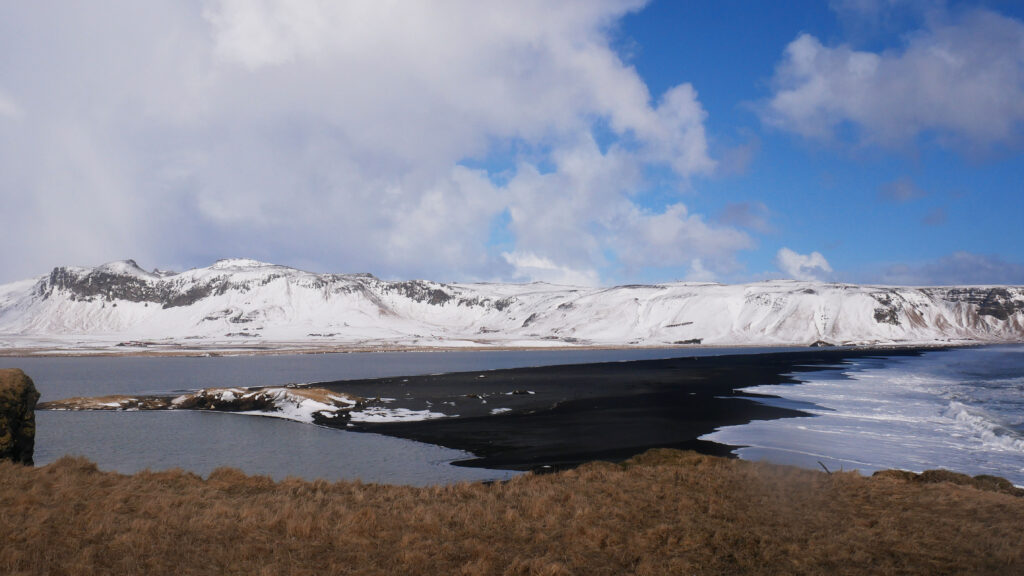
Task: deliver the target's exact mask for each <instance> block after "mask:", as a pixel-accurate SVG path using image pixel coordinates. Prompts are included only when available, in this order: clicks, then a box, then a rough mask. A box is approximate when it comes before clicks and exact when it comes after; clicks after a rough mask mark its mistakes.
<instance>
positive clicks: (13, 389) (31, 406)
mask: <svg viewBox="0 0 1024 576" xmlns="http://www.w3.org/2000/svg"><path fill="white" fill-rule="evenodd" d="M38 400H39V392H38V391H36V386H35V384H33V383H32V379H31V378H29V377H28V376H26V375H25V373H24V372H22V371H21V370H18V369H16V368H15V369H10V370H0V459H5V460H6V459H9V460H14V461H15V462H20V463H22V464H28V465H30V466H31V465H32V453H33V451H34V450H35V444H36V414H35V409H36V402H37V401H38Z"/></svg>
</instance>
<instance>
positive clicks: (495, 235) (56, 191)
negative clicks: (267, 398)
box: [0, 0, 1024, 285]
mask: <svg viewBox="0 0 1024 576" xmlns="http://www.w3.org/2000/svg"><path fill="white" fill-rule="evenodd" d="M1022 221H1024V3H1020V2H1016V1H1011V0H1006V1H997V0H992V1H988V2H984V1H982V2H954V1H948V2H947V1H942V0H934V1H930V0H832V1H828V0H817V1H809V0H808V1H799V0H794V1H789V2H774V1H769V0H765V1H757V0H716V1H714V2H711V1H708V2H696V1H695V2H675V1H671V0H653V1H651V2H644V1H642V0H565V1H559V2H554V1H549V0H536V1H533V0H521V1H516V2H505V1H493V2H490V1H479V0H466V1H461V0H437V1H433V2H419V1H413V0H408V1H398V0H367V1H360V0H352V1H349V2H335V1H331V0H252V1H244V0H151V1H148V2H135V1H129V0H108V1H104V2H79V1H59V2H56V1H50V0H36V1H34V2H17V1H15V0H0V230H2V232H3V238H4V239H5V241H4V242H3V243H2V244H0V282H10V281H15V280H20V279H24V278H29V277H33V276H36V275H40V274H45V273H47V272H48V271H49V270H51V269H52V268H53V267H55V266H65V265H74V266H95V265H99V264H102V263H105V262H109V261H114V260H122V259H127V258H132V259H134V260H136V261H137V262H138V263H139V264H140V265H141V266H143V267H145V268H147V269H153V268H160V269H164V270H183V269H188V268H194V267H202V266H208V265H210V264H212V263H213V262H214V261H216V260H218V259H220V258H229V257H244V258H254V259H258V260H262V261H266V262H272V263H275V264H283V265H288V266H294V267H297V268H301V269H305V270H310V271H315V272H335V273H349V272H369V273H373V274H375V275H377V276H379V277H382V278H389V279H409V278H426V279H432V280H438V281H465V282H469V281H510V282H528V281H544V282H551V283H562V284H580V285H614V284H626V283H655V282H669V281H717V282H723V283H741V282H754V281H760V280H769V279H777V278H794V279H803V280H821V281H838V282H852V283H873V284H903V285H946V284H1024V226H1022Z"/></svg>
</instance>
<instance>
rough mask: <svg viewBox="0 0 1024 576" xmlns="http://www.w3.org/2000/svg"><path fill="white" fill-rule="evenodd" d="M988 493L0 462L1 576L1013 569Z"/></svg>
mask: <svg viewBox="0 0 1024 576" xmlns="http://www.w3.org/2000/svg"><path fill="white" fill-rule="evenodd" d="M968 480H969V481H968ZM1005 488H1006V486H1005V485H1004V484H1003V482H1000V481H999V479H994V478H991V477H978V478H970V477H966V476H963V475H956V474H953V473H948V472H941V473H939V472H936V473H925V474H921V475H916V474H911V473H903V472H892V471H888V472H884V473H879V474H877V475H876V476H875V477H872V478H865V477H862V476H860V475H858V474H856V473H852V472H833V473H832V474H831V475H829V474H826V473H824V472H821V471H813V470H802V469H796V468H791V467H786V466H777V465H771V464H764V463H753V462H745V461H738V460H728V459H722V458H715V457H711V456H703V455H699V454H696V453H692V452H677V451H673V450H652V451H650V452H647V453H645V454H642V455H640V456H637V457H636V458H633V459H632V460H629V461H627V462H624V463H622V464H609V463H602V462H595V463H591V464H587V465H584V466H581V467H579V468H576V469H573V470H567V471H564V472H559V473H555V474H546V475H537V476H533V475H526V476H521V477H517V478H515V479H513V480H511V481H509V482H505V483H495V484H458V485H453V486H434V487H428V488H412V487H404V486H380V485H374V484H363V483H359V482H338V483H329V482H324V481H316V482H305V481H302V480H298V479H294V478H290V479H287V480H284V481H281V482H275V481H273V480H271V479H270V478H267V477H262V476H248V475H246V474H244V473H242V472H240V471H238V470H235V469H231V468H220V469H218V470H216V471H214V472H213V473H212V474H210V476H209V478H207V479H203V478H201V477H199V476H197V475H195V474H192V473H189V472H184V471H181V470H172V471H166V472H142V473H139V474H135V475H132V476H126V475H121V474H114V473H108V472H101V471H99V470H97V469H96V466H95V465H94V464H92V463H91V462H89V461H87V460H84V459H82V458H62V459H60V460H58V461H57V462H54V463H53V464H50V465H49V466H45V467H41V468H35V469H33V468H30V467H25V466H19V465H14V464H9V463H2V464H0V573H3V574H12V575H30V574H60V575H68V576H75V575H84V574H105V573H119V574H157V575H159V574H183V575H193V574H195V575H198V574H295V575H302V574H311V575H312V574H367V575H369V574H411V575H417V574H422V575H426V574H463V575H483V574H510V575H513V574H514V575H551V576H555V575H558V576H560V575H565V574H592V575H597V576H600V575H612V574H616V575H617V574H638V575H639V574H825V573H828V574H865V573H877V574H948V573H963V574H1012V573H1024V498H1020V497H1016V496H1015V495H1013V494H1011V493H1007V492H1006V491H1005ZM1011 488H1012V487H1011Z"/></svg>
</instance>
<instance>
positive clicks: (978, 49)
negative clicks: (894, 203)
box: [762, 2, 1024, 148]
mask: <svg viewBox="0 0 1024 576" xmlns="http://www.w3.org/2000/svg"><path fill="white" fill-rule="evenodd" d="M847 4H865V5H868V6H869V7H870V6H874V5H875V4H876V3H870V2H869V3H847ZM906 38H907V40H906V43H905V45H904V46H902V48H901V49H899V50H891V51H885V52H880V53H876V52H867V51H859V50H855V49H853V48H851V47H849V46H844V45H840V46H826V45H824V44H822V42H821V41H820V40H818V39H817V38H815V37H814V36H811V35H810V34H801V35H800V36H799V37H797V38H796V40H794V41H793V42H791V43H790V44H789V46H787V48H786V51H785V55H784V57H783V59H782V62H781V63H780V64H779V65H778V68H777V70H776V73H775V78H774V84H775V90H774V94H773V96H772V97H771V99H770V100H769V101H768V102H767V103H766V105H765V107H764V108H763V110H762V118H763V120H764V121H765V122H766V123H767V124H770V125H773V126H776V127H778V128H781V129H784V130H789V131H792V132H795V133H797V134H800V135H802V136H806V137H809V138H815V139H833V138H836V135H837V133H838V132H839V131H840V129H843V128H844V127H846V126H853V127H854V128H855V132H856V134H857V136H856V138H857V140H858V141H859V142H860V143H863V144H880V145H883V146H905V145H907V144H908V143H912V142H913V141H914V140H915V139H916V138H918V137H919V136H921V135H922V134H924V135H929V136H932V135H934V136H935V137H936V138H937V139H938V141H940V142H942V143H946V144H952V145H955V146H958V147H968V148H989V147H992V146H998V145H1007V144H1014V143H1016V142H1018V141H1019V137H1020V135H1021V125H1022V122H1024V51H1022V50H1021V48H1020V47H1021V45H1022V43H1024V23H1021V22H1020V21H1019V20H1016V19H1013V18H1009V17H1005V16H1002V15H1000V14H997V13H994V12H990V11H986V10H974V11H968V12H963V13H962V14H959V15H956V16H949V15H946V14H945V13H942V12H937V13H935V14H933V15H932V17H930V18H928V19H927V24H926V25H925V27H924V28H923V29H921V30H918V31H917V32H915V33H913V34H909V35H907V37H906Z"/></svg>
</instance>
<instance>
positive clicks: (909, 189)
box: [878, 176, 928, 203]
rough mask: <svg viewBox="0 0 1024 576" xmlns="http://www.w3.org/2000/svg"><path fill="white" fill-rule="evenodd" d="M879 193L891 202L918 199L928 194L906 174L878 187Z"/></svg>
mask: <svg viewBox="0 0 1024 576" xmlns="http://www.w3.org/2000/svg"><path fill="white" fill-rule="evenodd" d="M878 195H879V196H880V197H881V198H882V199H883V200H888V201H890V202H899V203H904V202H910V201H911V200H917V199H918V198H924V197H925V196H927V195H928V194H927V193H926V192H925V191H924V190H922V189H920V188H918V187H917V184H914V181H913V180H911V179H910V178H907V177H906V176H903V177H900V178H897V179H896V180H893V181H891V182H886V183H885V184H882V185H881V186H880V187H879V188H878Z"/></svg>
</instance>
